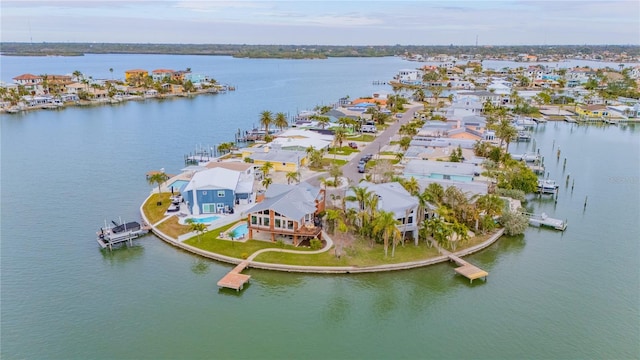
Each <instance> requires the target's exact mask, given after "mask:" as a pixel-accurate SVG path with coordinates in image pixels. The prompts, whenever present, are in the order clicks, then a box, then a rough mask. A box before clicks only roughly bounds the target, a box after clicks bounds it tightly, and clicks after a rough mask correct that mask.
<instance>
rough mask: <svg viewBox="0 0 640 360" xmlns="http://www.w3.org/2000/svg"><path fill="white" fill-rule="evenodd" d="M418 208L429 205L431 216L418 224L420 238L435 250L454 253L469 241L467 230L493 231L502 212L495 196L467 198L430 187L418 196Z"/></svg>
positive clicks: (456, 191)
mask: <svg viewBox="0 0 640 360" xmlns="http://www.w3.org/2000/svg"><path fill="white" fill-rule="evenodd" d="M418 199H419V200H420V204H421V205H422V206H424V205H423V204H427V203H429V204H431V205H432V206H434V207H435V214H434V216H431V217H430V218H429V219H427V220H424V221H423V222H422V223H421V238H423V239H425V240H427V243H429V238H431V239H433V240H434V241H435V242H436V243H437V244H438V245H439V246H442V247H446V248H449V249H452V250H455V249H456V247H457V245H458V244H462V243H464V242H466V241H467V240H468V239H469V229H470V228H473V229H474V230H475V232H481V233H485V232H486V231H490V230H493V229H494V228H495V227H496V219H497V217H498V216H499V215H501V214H502V212H503V209H504V203H503V201H502V200H501V199H500V198H499V197H498V196H496V195H492V194H487V195H482V196H478V195H474V196H470V197H469V196H467V195H466V194H465V193H463V192H462V191H461V190H460V189H459V188H457V187H455V186H449V187H448V188H447V189H446V190H445V189H443V188H442V186H441V185H440V184H437V183H431V184H429V186H427V188H426V189H425V190H424V192H423V193H422V194H418Z"/></svg>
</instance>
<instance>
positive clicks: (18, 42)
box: [0, 41, 640, 48]
mask: <svg viewBox="0 0 640 360" xmlns="http://www.w3.org/2000/svg"><path fill="white" fill-rule="evenodd" d="M0 44H27V45H38V44H89V45H92V44H111V45H117V44H123V45H235V46H337V47H350V46H351V47H353V46H358V47H366V46H388V47H402V46H427V47H428V46H446V47H473V48H481V47H488V46H491V47H505V46H535V47H553V46H635V47H640V44H615V43H614V44H501V45H500V44H483V45H473V44H471V45H456V44H431V45H418V44H393V45H391V44H364V45H362V44H361V45H356V44H350V45H331V44H275V43H274V44H247V43H155V42H131V43H130V42H104V41H102V42H98V41H94V42H86V41H85V42H76V41H73V42H68V41H40V42H28V41H0Z"/></svg>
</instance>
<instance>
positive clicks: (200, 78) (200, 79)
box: [183, 73, 211, 86]
mask: <svg viewBox="0 0 640 360" xmlns="http://www.w3.org/2000/svg"><path fill="white" fill-rule="evenodd" d="M183 79H184V81H185V82H186V81H191V83H192V84H193V85H195V86H199V85H201V84H202V83H208V82H211V79H210V78H209V76H207V75H204V74H197V73H186V74H184V77H183Z"/></svg>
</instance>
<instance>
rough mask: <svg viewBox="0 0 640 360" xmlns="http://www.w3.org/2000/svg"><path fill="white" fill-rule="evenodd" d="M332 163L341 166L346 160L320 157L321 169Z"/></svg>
mask: <svg viewBox="0 0 640 360" xmlns="http://www.w3.org/2000/svg"><path fill="white" fill-rule="evenodd" d="M332 163H333V164H337V165H339V166H342V165H344V164H346V163H347V160H342V159H330V158H324V159H322V167H323V169H328V166H329V165H331V164H332Z"/></svg>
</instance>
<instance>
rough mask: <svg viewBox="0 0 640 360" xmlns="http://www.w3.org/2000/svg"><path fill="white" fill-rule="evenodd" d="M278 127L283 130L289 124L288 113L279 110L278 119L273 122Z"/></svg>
mask: <svg viewBox="0 0 640 360" xmlns="http://www.w3.org/2000/svg"><path fill="white" fill-rule="evenodd" d="M273 125H275V126H276V127H277V128H278V129H280V130H282V129H284V128H286V127H287V126H289V122H288V121H287V115H285V113H283V112H279V113H277V114H276V119H275V121H274V123H273Z"/></svg>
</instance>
